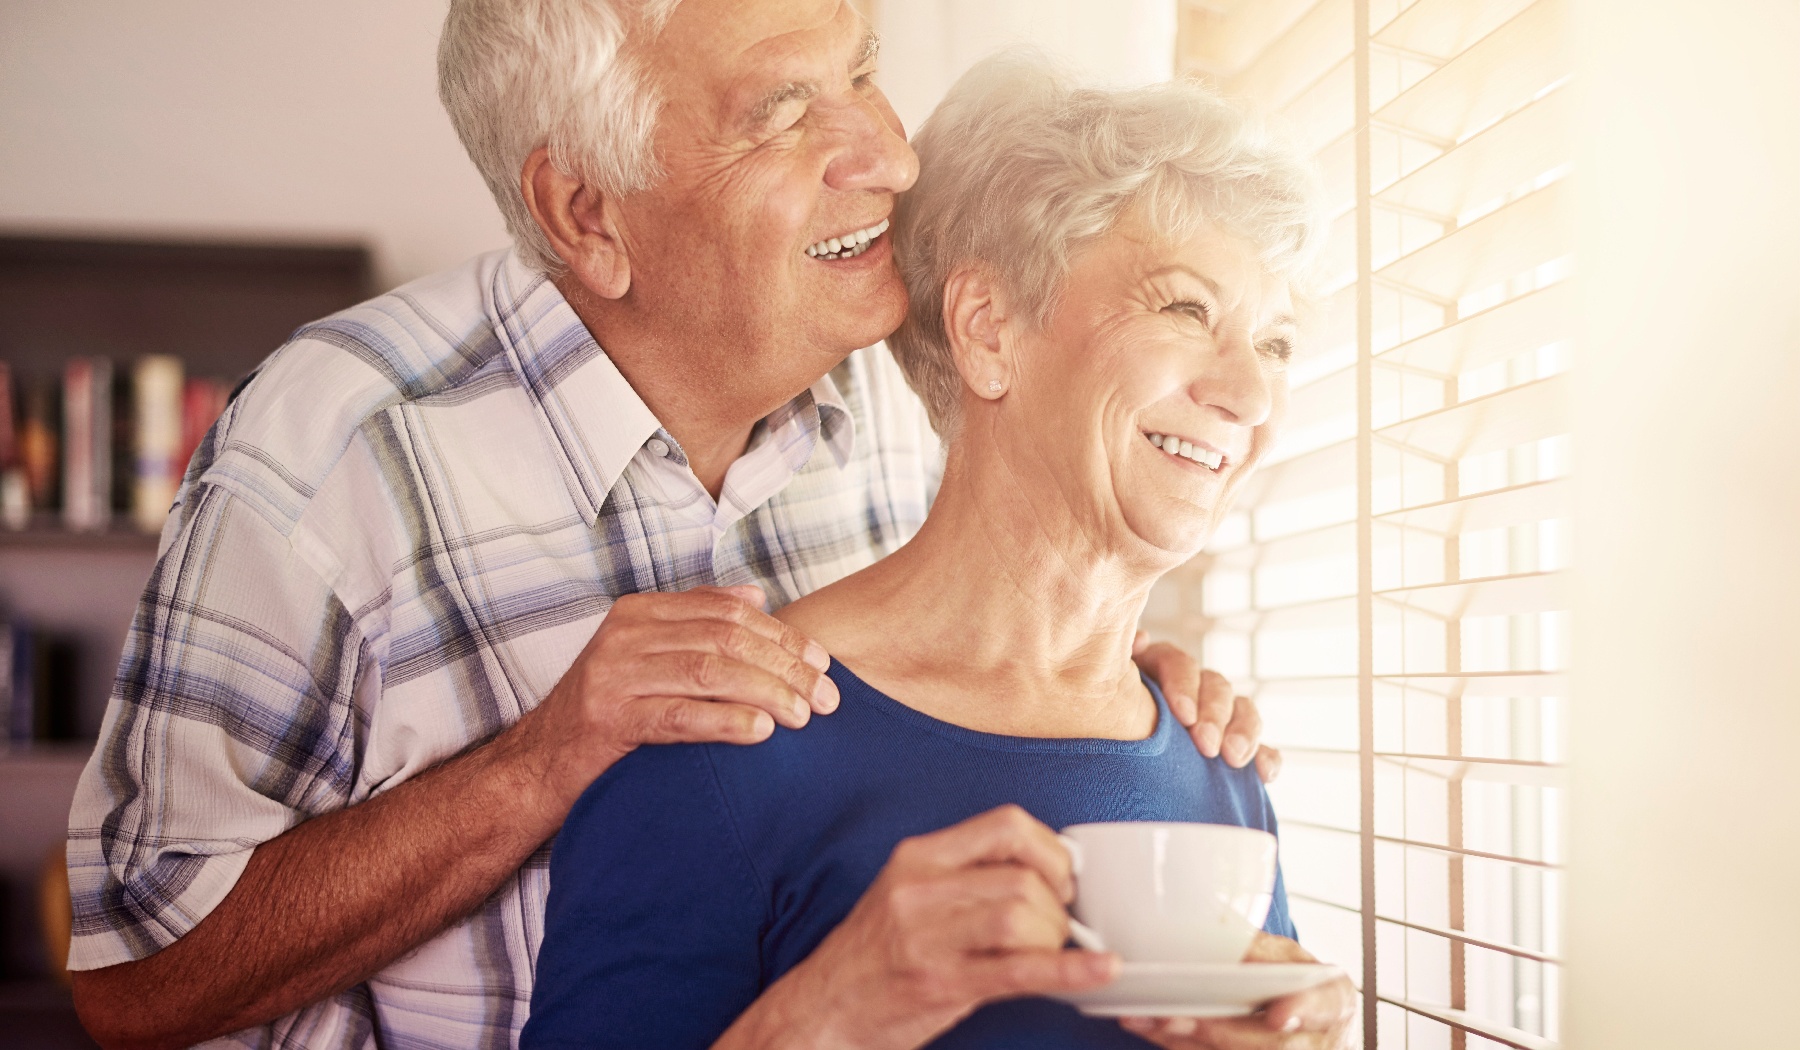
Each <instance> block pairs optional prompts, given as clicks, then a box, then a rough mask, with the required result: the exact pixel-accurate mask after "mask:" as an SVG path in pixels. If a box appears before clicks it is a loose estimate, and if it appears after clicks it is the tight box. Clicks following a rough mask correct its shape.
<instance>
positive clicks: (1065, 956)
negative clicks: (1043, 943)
mask: <svg viewBox="0 0 1800 1050" xmlns="http://www.w3.org/2000/svg"><path fill="white" fill-rule="evenodd" d="M1119 966H1120V963H1119V957H1118V956H1117V955H1114V954H1112V953H1111V952H1090V951H1084V950H1082V949H1080V948H1071V949H1068V950H1066V951H1064V950H1045V949H1039V950H1036V951H1022V952H1008V953H1006V954H1004V955H994V956H981V955H976V956H969V957H968V958H967V960H966V962H965V964H964V966H963V971H962V974H961V979H962V980H963V981H964V982H965V983H966V985H967V987H968V989H969V991H970V993H971V994H972V996H973V998H974V1001H976V1002H991V1001H993V1000H996V999H1010V998H1014V997H1017V996H1021V995H1050V994H1053V993H1056V992H1076V991H1081V990H1083V989H1086V988H1098V987H1100V986H1101V985H1104V984H1108V983H1110V982H1111V981H1113V980H1114V979H1116V978H1117V977H1118V976H1119Z"/></svg>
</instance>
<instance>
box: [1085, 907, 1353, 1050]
mask: <svg viewBox="0 0 1800 1050" xmlns="http://www.w3.org/2000/svg"><path fill="white" fill-rule="evenodd" d="M1245 961H1246V962H1265V963H1270V962H1277V963H1279V962H1318V961H1319V960H1317V959H1315V958H1313V956H1312V954H1311V953H1309V952H1308V951H1307V950H1306V949H1305V948H1302V947H1300V946H1299V945H1298V944H1295V943H1294V942H1293V941H1290V940H1288V939H1287V938H1286V937H1276V936H1273V935H1272V934H1267V933H1259V934H1257V935H1256V941H1255V943H1253V944H1252V945H1251V946H1250V954H1249V955H1247V956H1245ZM1359 998H1360V997H1359V996H1358V994H1357V991H1356V986H1355V985H1353V984H1351V983H1350V979H1349V978H1348V977H1339V978H1338V979H1337V980H1335V981H1330V982H1327V983H1325V984H1321V985H1318V986H1316V987H1313V988H1308V989H1307V990H1306V991H1304V992H1298V993H1296V994H1294V995H1290V996H1288V997H1287V998H1285V999H1277V1000H1275V1001H1274V1002H1272V1003H1270V1004H1269V1005H1267V1006H1265V1007H1263V1008H1262V1009H1261V1010H1259V1011H1257V1012H1256V1013H1255V1014H1252V1015H1251V1016H1249V1017H1226V1018H1219V1019H1217V1020H1207V1019H1202V1018H1194V1017H1164V1018H1154V1017H1128V1018H1126V1019H1125V1020H1124V1021H1122V1022H1121V1023H1122V1024H1123V1025H1124V1026H1125V1030H1126V1031H1128V1032H1133V1033H1135V1034H1137V1035H1140V1036H1142V1037H1144V1038H1145V1039H1148V1040H1150V1041H1151V1042H1153V1043H1155V1044H1156V1045H1157V1046H1161V1047H1166V1048H1167V1050H1349V1048H1350V1047H1353V1046H1355V1045H1356V1037H1357V1025H1356V1018H1357V1004H1358V1000H1359Z"/></svg>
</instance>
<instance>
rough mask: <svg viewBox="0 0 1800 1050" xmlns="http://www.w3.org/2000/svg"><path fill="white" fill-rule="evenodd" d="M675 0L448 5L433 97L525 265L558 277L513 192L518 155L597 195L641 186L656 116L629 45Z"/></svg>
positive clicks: (655, 100) (645, 183) (471, 0)
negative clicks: (546, 161) (543, 155)
mask: <svg viewBox="0 0 1800 1050" xmlns="http://www.w3.org/2000/svg"><path fill="white" fill-rule="evenodd" d="M680 2H681V0H451V2H450V13H449V15H448V16H447V17H446V18H445V19H444V34H443V36H442V38H440V40H439V41H438V97H439V98H441V99H442V100H443V103H444V108H445V109H446V110H448V111H449V112H450V123H451V124H452V125H454V126H455V127H456V134H457V135H458V136H459V137H460V138H461V139H462V143H463V148H465V149H467V150H468V151H469V159H471V160H473V161H474V162H475V167H476V169H477V170H479V171H480V172H481V177H482V178H484V179H486V180H487V184H488V189H489V190H490V191H492V193H493V194H494V200H495V201H496V202H497V203H498V204H499V205H500V214H501V215H503V216H504V217H505V218H506V228H507V230H508V231H509V232H511V233H512V236H513V240H514V242H515V243H517V245H518V248H519V254H520V256H521V257H522V258H523V259H524V261H525V263H526V265H528V266H531V267H533V268H535V269H538V270H542V271H544V272H546V273H557V272H561V271H562V270H563V269H564V266H563V263H562V260H560V259H559V258H557V255H556V252H555V251H553V250H552V249H551V247H550V241H549V239H548V238H546V237H545V236H544V233H543V231H542V230H540V229H538V226H537V223H536V222H534V221H533V220H532V218H531V213H530V211H528V210H527V209H526V207H525V198H524V196H523V195H522V194H521V193H520V191H519V173H520V171H521V170H522V169H523V168H524V165H525V158H526V157H529V156H530V155H531V153H532V151H533V150H535V149H537V148H538V147H540V146H548V147H549V149H550V162H551V163H552V164H554V165H556V168H557V170H558V171H561V172H563V173H564V174H567V175H571V176H573V177H575V178H578V179H580V180H581V181H582V182H583V183H586V184H587V185H589V186H592V187H594V188H595V189H597V190H599V191H600V192H601V193H603V194H608V195H612V196H624V195H626V194H631V193H636V192H638V191H640V190H644V189H648V188H649V187H650V186H651V185H652V184H654V183H655V181H656V180H657V178H659V177H660V174H661V172H660V170H659V169H658V167H657V163H656V155H655V152H654V149H653V145H652V143H653V135H654V132H655V130H656V117H657V113H658V111H659V110H660V108H661V99H660V98H659V96H658V94H657V91H656V86H655V85H654V84H653V83H651V82H650V81H649V79H648V78H647V77H646V76H645V75H644V70H643V69H642V68H641V66H640V65H639V63H638V62H637V61H636V59H635V57H634V55H633V53H632V47H633V46H634V45H641V44H642V43H643V42H646V41H648V40H651V39H654V37H655V36H656V34H657V33H659V32H661V31H662V28H663V26H665V25H667V24H668V20H669V16H670V15H672V14H673V13H674V11H675V6H676V5H677V4H679V3H680Z"/></svg>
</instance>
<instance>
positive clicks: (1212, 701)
mask: <svg viewBox="0 0 1800 1050" xmlns="http://www.w3.org/2000/svg"><path fill="white" fill-rule="evenodd" d="M1236 706H1237V696H1236V695H1235V693H1234V692H1233V690H1232V688H1231V683H1230V682H1229V681H1227V680H1226V678H1225V676H1224V675H1222V674H1220V673H1218V672H1217V671H1201V672H1200V701H1199V715H1198V716H1197V717H1196V720H1195V722H1194V725H1193V728H1192V729H1190V730H1189V732H1190V733H1191V734H1192V735H1193V737H1194V744H1195V745H1196V746H1197V747H1199V748H1200V753H1201V754H1203V755H1205V756H1206V757H1207V758H1218V757H1219V755H1220V754H1221V753H1222V748H1223V746H1224V744H1225V731H1226V727H1227V726H1228V725H1230V724H1231V716H1232V712H1233V710H1234V709H1235V708H1236ZM1238 764H1239V765H1242V764H1243V763H1241V762H1240V763H1238Z"/></svg>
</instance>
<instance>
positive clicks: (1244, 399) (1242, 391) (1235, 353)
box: [1191, 332, 1275, 427]
mask: <svg viewBox="0 0 1800 1050" xmlns="http://www.w3.org/2000/svg"><path fill="white" fill-rule="evenodd" d="M1274 381H1275V380H1274V377H1273V376H1272V375H1270V373H1269V368H1268V366H1267V364H1266V363H1265V362H1264V361H1263V358H1262V355H1261V354H1259V353H1257V350H1256V345H1255V344H1254V343H1253V342H1252V341H1251V339H1250V337H1249V335H1248V334H1246V333H1243V332H1228V333H1226V334H1225V337H1224V338H1223V339H1221V340H1220V341H1219V343H1218V344H1217V349H1216V351H1215V352H1214V353H1213V354H1212V355H1211V356H1210V357H1209V358H1208V359H1207V367H1206V368H1205V369H1204V370H1203V371H1202V372H1201V373H1200V375H1198V376H1196V377H1195V379H1194V384H1193V387H1192V388H1191V389H1192V396H1193V398H1194V400H1195V401H1196V402H1198V403H1199V404H1200V405H1202V406H1204V407H1210V408H1214V409H1217V410H1218V411H1219V413H1220V414H1221V415H1223V416H1224V417H1225V420H1226V421H1227V422H1229V423H1233V424H1235V425H1237V426H1241V427H1260V426H1262V425H1263V424H1264V423H1267V422H1268V421H1269V414H1270V413H1271V412H1272V411H1273V410H1274V406H1275V390H1274Z"/></svg>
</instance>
